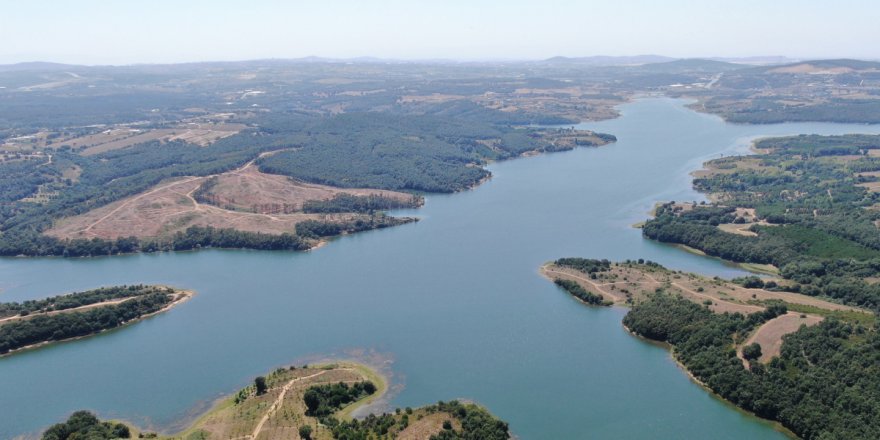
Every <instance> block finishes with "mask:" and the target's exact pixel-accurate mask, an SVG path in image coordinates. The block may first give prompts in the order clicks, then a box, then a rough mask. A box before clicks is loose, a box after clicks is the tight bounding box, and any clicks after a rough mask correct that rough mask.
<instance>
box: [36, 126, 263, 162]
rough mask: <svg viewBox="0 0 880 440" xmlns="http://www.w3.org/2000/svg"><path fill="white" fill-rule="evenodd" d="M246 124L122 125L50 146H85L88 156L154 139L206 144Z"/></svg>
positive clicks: (228, 134) (55, 141)
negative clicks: (159, 126)
mask: <svg viewBox="0 0 880 440" xmlns="http://www.w3.org/2000/svg"><path fill="white" fill-rule="evenodd" d="M245 128H247V127H246V126H245V125H244V124H230V123H218V124H215V123H187V124H185V125H183V126H181V127H176V128H159V129H151V130H140V129H134V128H128V127H121V128H112V129H108V130H105V131H102V132H100V133H95V134H89V135H85V136H79V137H75V138H70V139H56V140H54V141H53V142H52V143H51V144H48V145H47V147H49V148H58V147H60V146H62V145H70V146H71V147H73V148H82V151H81V152H80V154H82V155H84V156H93V155H96V154H100V153H104V152H107V151H112V150H119V149H122V148H127V147H130V146H132V145H137V144H142V143H145V142H151V141H183V142H188V143H191V144H194V145H198V146H202V147H204V146H207V145H210V144H211V143H213V142H216V141H217V140H219V139H223V138H225V137H228V136H232V135H234V134H236V133H239V132H241V131H242V130H244V129H245Z"/></svg>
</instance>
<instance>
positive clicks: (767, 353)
mask: <svg viewBox="0 0 880 440" xmlns="http://www.w3.org/2000/svg"><path fill="white" fill-rule="evenodd" d="M823 319H824V318H823V317H821V316H816V315H809V314H802V313H796V312H788V313H786V314H785V315H782V316H777V317H776V318H773V319H771V320H769V321H767V322H766V323H765V324H764V325H762V326H760V327H758V329H757V330H755V332H754V333H753V334H752V336H751V337H749V339H748V340H747V341H746V342H745V343H744V344H743V345H742V346H741V347H739V348H738V350H737V355H738V356H739V357H740V359H742V347H744V346H746V345H750V344H752V343H756V342H757V343H758V344H759V345H760V346H761V357H760V358H758V361H759V362H769V361H770V359H773V357H775V356H779V352H780V350H781V349H782V337H783V336H785V335H787V334H789V333H794V332H796V331H798V329H800V328H801V326H802V325H806V326H811V325H816V324H818V323H820V322H822V320H823ZM743 361H744V362H745V359H743Z"/></svg>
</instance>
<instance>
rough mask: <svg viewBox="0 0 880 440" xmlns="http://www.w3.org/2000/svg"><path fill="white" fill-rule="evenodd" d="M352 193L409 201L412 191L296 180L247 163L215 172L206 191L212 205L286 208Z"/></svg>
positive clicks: (296, 207)
mask: <svg viewBox="0 0 880 440" xmlns="http://www.w3.org/2000/svg"><path fill="white" fill-rule="evenodd" d="M343 193H344V194H351V195H355V196H369V195H378V196H382V197H387V198H392V199H397V200H402V201H408V200H411V199H412V195H410V194H406V193H401V192H396V191H385V190H378V189H361V188H351V189H349V188H346V189H340V188H336V187H332V186H326V185H317V184H310V183H305V182H296V181H294V180H292V179H290V178H288V177H286V176H279V175H275V174H265V173H261V172H260V171H259V170H257V167H255V166H250V167H246V168H244V169H242V170H240V171H237V172H231V173H225V174H221V175H219V176H217V183H216V185H215V186H214V188H213V189H212V190H211V191H210V192H209V195H210V196H212V197H216V202H214V204H215V205H218V206H223V207H228V208H231V209H236V210H249V211H257V212H262V211H264V210H261V209H253V208H254V206H262V205H271V206H275V205H278V206H283V207H287V208H289V209H287V211H291V210H297V211H298V210H301V209H302V206H303V203H305V202H306V201H309V200H329V199H332V198H333V197H334V196H336V195H338V194H343Z"/></svg>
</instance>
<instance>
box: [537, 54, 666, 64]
mask: <svg viewBox="0 0 880 440" xmlns="http://www.w3.org/2000/svg"><path fill="white" fill-rule="evenodd" d="M674 60H676V58H671V57H665V56H662V55H634V56H606V55H597V56H590V57H575V58H570V57H553V58H548V59H546V60H543V61H541V63H544V64H582V65H586V66H636V65H642V64H653V63H665V62H669V61H674Z"/></svg>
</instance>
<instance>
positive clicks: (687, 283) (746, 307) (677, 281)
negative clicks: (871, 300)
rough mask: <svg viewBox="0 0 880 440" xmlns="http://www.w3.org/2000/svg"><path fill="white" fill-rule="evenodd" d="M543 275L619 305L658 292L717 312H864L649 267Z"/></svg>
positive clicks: (555, 270)
mask: <svg viewBox="0 0 880 440" xmlns="http://www.w3.org/2000/svg"><path fill="white" fill-rule="evenodd" d="M541 272H542V273H543V274H544V275H546V276H548V277H549V278H551V279H555V278H563V279H568V280H572V281H576V282H578V283H579V284H581V286H582V287H583V288H585V289H587V290H588V291H591V292H594V293H598V294H601V295H602V296H604V297H606V298H607V299H610V300H612V301H614V302H616V303H627V300H630V301H629V302H632V303H636V302H639V301H641V300H644V298H645V297H646V296H647V295H648V294H650V293H653V292H654V291H655V290H656V289H657V288H663V289H664V290H666V291H667V292H671V293H677V294H680V295H682V296H683V297H685V298H688V299H690V300H692V301H694V302H696V303H700V304H702V303H704V301H707V300H708V301H712V304H711V305H710V306H709V308H710V309H712V310H713V311H715V312H719V313H723V312H741V313H752V312H755V311H759V310H763V309H764V307H763V306H760V305H757V304H755V303H757V302H760V301H769V300H780V301H784V302H787V303H792V304H802V305H806V306H813V307H819V308H822V309H826V310H840V311H861V310H860V309H858V308H855V307H850V306H845V305H843V304H837V303H831V302H828V301H824V300H822V299H820V298H816V297H812V296H807V295H801V294H798V293H792V292H773V291H769V290H764V289H746V288H744V287H742V286H740V285H737V284H734V283H732V282H730V281H725V280H716V279H711V278H706V277H702V276H699V275H695V274H691V273H683V272H673V271H670V270H666V269H657V268H651V267H648V266H639V265H632V266H627V265H623V264H618V265H613V266H612V267H611V270H609V271H607V272H603V273H598V274H596V275H597V277H596V279H595V280H594V279H591V278H590V277H589V276H588V275H586V274H584V273H581V272H578V271H576V270H574V269H570V268H565V267H559V266H556V265H554V264H548V265H545V266H543V267H542V268H541Z"/></svg>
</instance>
